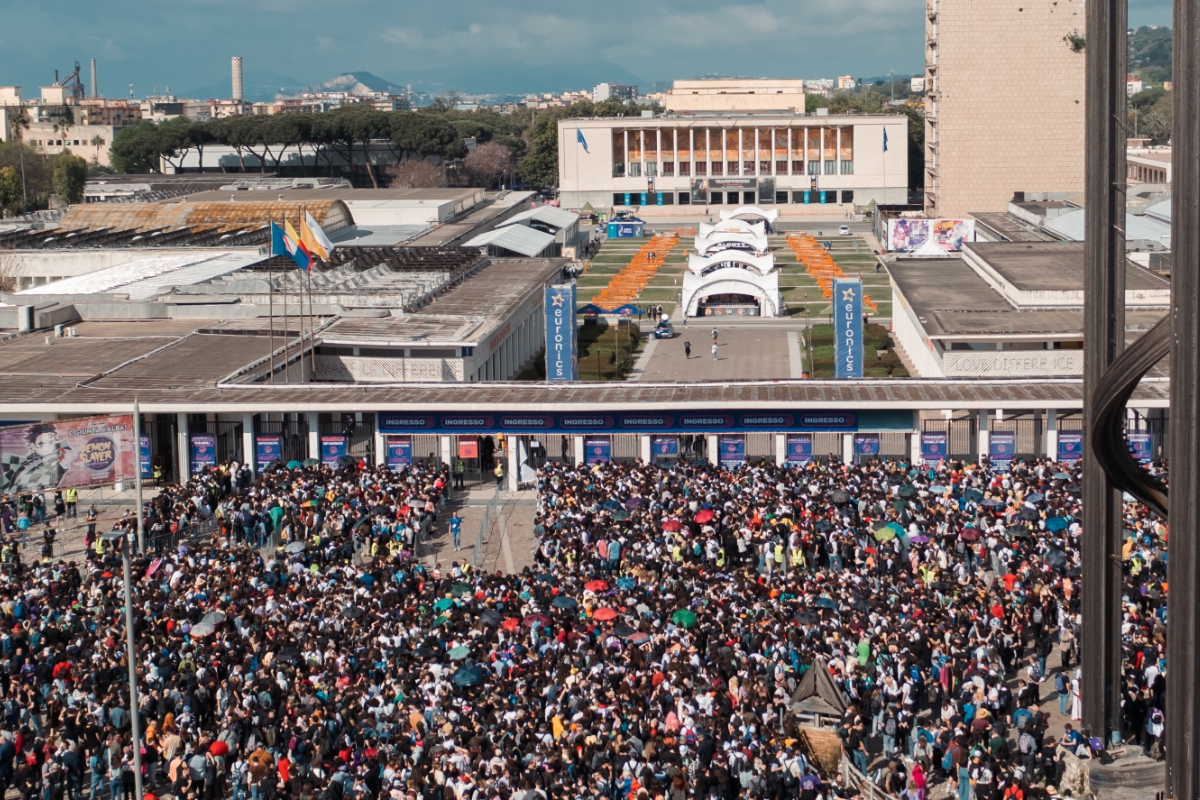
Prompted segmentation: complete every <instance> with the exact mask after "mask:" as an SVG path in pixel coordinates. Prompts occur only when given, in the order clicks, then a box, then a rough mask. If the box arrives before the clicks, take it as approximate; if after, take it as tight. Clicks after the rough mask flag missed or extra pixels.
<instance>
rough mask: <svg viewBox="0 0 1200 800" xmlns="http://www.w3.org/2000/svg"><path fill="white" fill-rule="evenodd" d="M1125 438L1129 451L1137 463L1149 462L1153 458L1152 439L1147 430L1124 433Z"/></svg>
mask: <svg viewBox="0 0 1200 800" xmlns="http://www.w3.org/2000/svg"><path fill="white" fill-rule="evenodd" d="M1125 440H1126V442H1127V443H1128V445H1129V452H1130V453H1131V454H1132V455H1133V457H1134V458H1136V459H1137V460H1138V463H1139V464H1149V463H1150V462H1151V461H1153V460H1154V443H1153V442H1154V440H1153V439H1152V438H1151V436H1150V433H1149V432H1145V431H1130V432H1129V433H1127V434H1125Z"/></svg>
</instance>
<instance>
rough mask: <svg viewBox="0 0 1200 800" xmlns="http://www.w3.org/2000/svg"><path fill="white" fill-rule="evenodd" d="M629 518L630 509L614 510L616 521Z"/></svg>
mask: <svg viewBox="0 0 1200 800" xmlns="http://www.w3.org/2000/svg"><path fill="white" fill-rule="evenodd" d="M627 519H629V512H628V511H626V510H624V509H621V510H620V511H614V512H613V520H615V521H616V522H624V521H625V520H627Z"/></svg>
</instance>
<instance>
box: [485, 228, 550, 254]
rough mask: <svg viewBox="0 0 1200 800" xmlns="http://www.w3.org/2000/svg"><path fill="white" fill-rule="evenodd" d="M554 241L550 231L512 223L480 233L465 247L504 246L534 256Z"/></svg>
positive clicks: (506, 248)
mask: <svg viewBox="0 0 1200 800" xmlns="http://www.w3.org/2000/svg"><path fill="white" fill-rule="evenodd" d="M553 243H554V237H553V236H551V235H550V234H548V233H542V232H541V231H535V230H534V229H532V228H526V227H525V226H524V225H512V226H509V227H507V228H497V229H496V230H494V231H488V232H487V233H483V234H480V235H479V236H476V237H475V238H474V239H472V240H471V241H469V242H467V243H466V244H465V245H464V247H488V246H491V247H503V248H504V249H505V250H511V251H512V252H514V253H520V254H521V255H523V256H527V257H529V258H533V257H534V256H536V255H539V254H541V252H542V251H543V250H545V249H546V248H547V247H549V246H550V245H551V244H553Z"/></svg>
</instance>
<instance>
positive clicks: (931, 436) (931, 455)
mask: <svg viewBox="0 0 1200 800" xmlns="http://www.w3.org/2000/svg"><path fill="white" fill-rule="evenodd" d="M948 439H949V434H947V433H946V432H945V431H921V458H923V459H925V460H926V461H939V460H941V459H943V458H945V457H946V455H947V453H948V447H949V446H948V444H947V440H948Z"/></svg>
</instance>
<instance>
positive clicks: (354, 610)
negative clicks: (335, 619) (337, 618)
mask: <svg viewBox="0 0 1200 800" xmlns="http://www.w3.org/2000/svg"><path fill="white" fill-rule="evenodd" d="M362 615H363V610H362V609H361V608H358V607H357V606H351V607H350V608H347V609H343V611H342V616H343V617H345V618H346V619H358V618H359V617H361V616H362Z"/></svg>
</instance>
